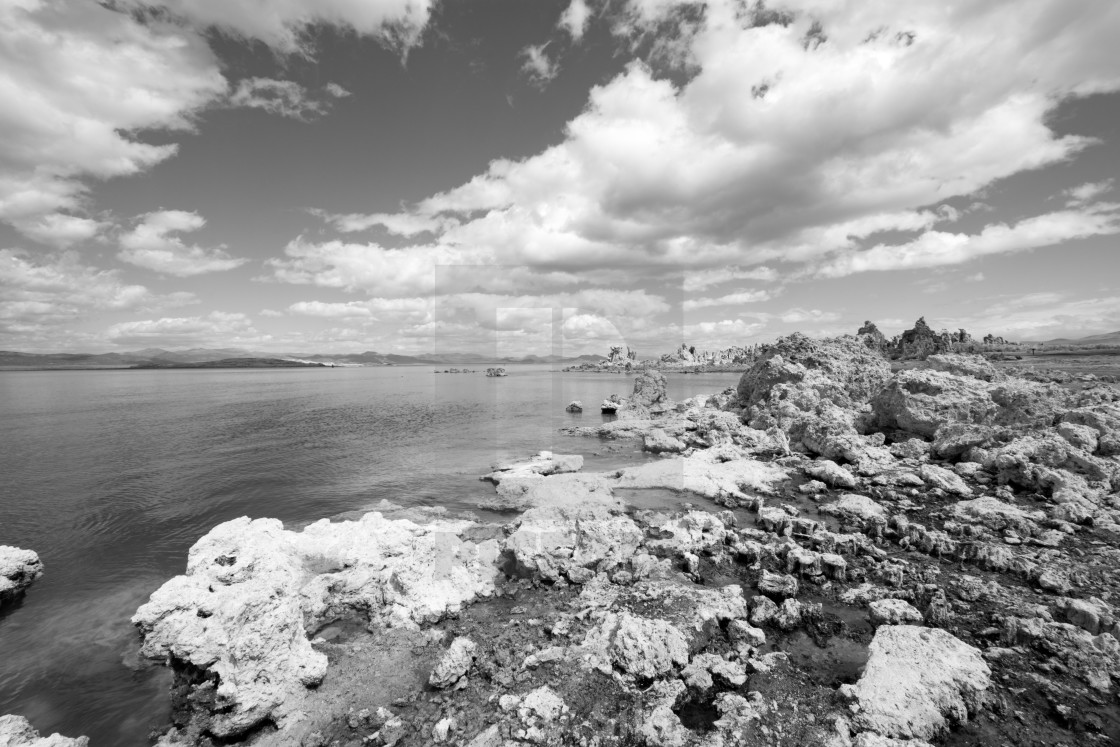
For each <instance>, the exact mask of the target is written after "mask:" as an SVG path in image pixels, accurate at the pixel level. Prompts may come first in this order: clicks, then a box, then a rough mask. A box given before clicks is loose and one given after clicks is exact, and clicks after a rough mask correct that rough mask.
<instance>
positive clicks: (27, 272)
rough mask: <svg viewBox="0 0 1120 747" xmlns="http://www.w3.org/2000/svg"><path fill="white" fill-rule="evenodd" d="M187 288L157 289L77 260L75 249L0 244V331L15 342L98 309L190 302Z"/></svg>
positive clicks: (152, 307)
mask: <svg viewBox="0 0 1120 747" xmlns="http://www.w3.org/2000/svg"><path fill="white" fill-rule="evenodd" d="M196 301H197V299H196V298H195V297H194V296H193V295H192V294H190V293H183V292H178V293H172V294H169V295H162V296H161V295H157V294H154V293H152V292H151V291H150V290H148V288H146V287H144V286H142V285H135V284H129V283H125V282H123V281H122V280H121V278H120V275H119V273H117V272H114V271H109V270H99V269H97V268H94V267H90V266H89V265H87V264H83V263H82V261H81V259H80V257H79V255H78V254H77V253H76V252H63V253H61V254H57V255H53V256H49V257H33V256H32V255H29V254H28V253H26V252H21V251H17V250H14V249H0V337H3V338H6V339H9V340H13V341H20V342H29V341H35V340H36V339H38V338H39V337H40V336H44V335H48V334H51V335H57V334H59V333H62V332H64V331H65V327H66V326H67V325H68V324H70V323H72V322H73V321H74V320H75V319H79V318H81V317H84V316H87V315H89V314H91V313H93V312H100V311H153V310H158V309H162V308H169V307H173V306H181V305H184V304H190V303H195V302H196Z"/></svg>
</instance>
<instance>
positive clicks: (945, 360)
mask: <svg viewBox="0 0 1120 747" xmlns="http://www.w3.org/2000/svg"><path fill="white" fill-rule="evenodd" d="M926 363H928V364H929V367H930V368H931V369H933V370H934V371H944V372H945V373H951V374H956V375H957V376H969V377H971V378H973V379H980V380H981V381H994V380H996V379H1000V378H1004V376H1003V375H1002V374H1001V373H1000V372H999V371H998V370H997V369H996V367H995V366H993V365H992V364H991V363H989V362H988V359H987V358H985V357H984V356H982V355H966V354H963V353H939V354H937V355H931V356H929V357H928V358H926Z"/></svg>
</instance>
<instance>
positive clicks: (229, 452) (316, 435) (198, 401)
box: [0, 366, 738, 747]
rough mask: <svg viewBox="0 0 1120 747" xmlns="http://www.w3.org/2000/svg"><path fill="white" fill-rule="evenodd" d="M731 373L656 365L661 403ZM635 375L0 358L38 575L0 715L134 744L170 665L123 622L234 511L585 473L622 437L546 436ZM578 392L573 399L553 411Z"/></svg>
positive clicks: (409, 501) (467, 489) (4, 500)
mask: <svg viewBox="0 0 1120 747" xmlns="http://www.w3.org/2000/svg"><path fill="white" fill-rule="evenodd" d="M737 380H738V375H737V374H711V375H703V376H696V375H680V376H675V377H674V376H671V377H670V379H669V388H670V395H671V396H672V397H674V398H675V399H680V398H683V397H688V396H692V395H694V394H699V393H705V392H714V391H718V390H720V389H723V388H725V387H727V386H732V385H733V384H734V383H735V382H736V381H737ZM631 387H632V379H630V378H629V377H624V376H616V375H603V374H598V375H596V374H560V373H554V372H550V371H549V370H547V368H545V367H538V366H521V367H518V366H515V367H512V368H511V369H510V376H509V377H507V378H504V379H488V378H486V377H484V376H483V375H482V374H458V375H456V374H433V373H432V369H430V368H405V367H390V368H350V369H340V368H336V369H291V370H245V371H238V370H182V371H42V372H0V544H8V545H17V546H20V547H26V548H29V549H33V550H35V551H36V552H38V553H39V555H40V557H41V558H42V559H43V562H44V564H45V565H46V574H45V575H44V576H43V577H42V578H41V579H39V581H38V582H36V584H35V585H34V586H33V587H32V588H31V590H30V591H29V593H28V595H27V597H26V598H25V599H24V600H23V601H22V603H20V604H18V605H11V606H6V607H5V608H4V611H3V612H0V715H3V714H5V713H17V714H20V715H23V716H25V717H27V718H28V719H30V720H31V722H32V723H33V724H34V725H35V727H36V728H38V729H39V730H40V731H42V732H44V733H51V732H54V731H60V732H62V733H63V734H66V735H69V736H77V735H79V734H86V735H88V736H90V737H91V740H92V743H93V745H95V747H96V746H99V745H145V744H148V739H147V735H148V732H149V731H150V730H151V728H153V727H158V726H162V725H163V724H164V723H166V720H167V716H168V709H167V693H166V689H167V685H168V683H169V682H170V677H169V675H168V673H167V672H166V671H165V670H164V668H162V667H158V666H152V665H149V664H147V663H146V662H143V661H141V660H139V658H138V657H137V654H136V650H137V648H138V639H137V635H136V632H135V630H134V628H133V627H132V626H131V625H130V624H129V622H128V620H129V617H130V616H131V615H132V613H133V612H134V611H135V610H136V608H137V607H138V606H140V605H141V604H143V603H144V602H145V601H146V600H147V598H148V595H149V594H151V592H152V591H153V590H155V589H156V588H157V587H158V586H159V585H160V584H161V583H163V582H164V581H165V580H167V579H168V578H170V577H171V576H173V575H175V574H177V573H181V572H182V571H183V569H184V568H185V564H186V555H187V550H188V548H189V547H190V546H191V545H192V544H193V543H194V542H195V540H197V539H198V538H199V537H201V536H202V535H203V534H205V533H206V532H207V531H208V530H209V529H210V528H211V527H213V526H214V525H215V524H218V523H220V522H222V521H226V520H228V519H232V518H235V517H238V516H243V515H248V516H251V517H264V516H273V517H277V518H280V519H282V520H283V521H285V522H290V523H294V524H298V523H303V522H308V521H313V520H315V519H318V518H321V517H323V516H332V515H335V514H339V513H342V512H345V511H352V510H355V509H362V508H365V507H368V506H370V505H372V504H375V503H377V502H379V501H381V500H382V499H388V500H390V501H393V502H395V503H399V504H403V505H406V506H417V505H424V506H443V507H446V508H447V509H448V510H449V511H452V512H468V511H472V509H473V508H474V507H475V506H476V505H477V504H478V502H479V501H481V500H484V499H485V498H487V497H489V496H491V495H492V494H493V488H492V487H491V486H489V484H486V483H482V482H479V481H478V479H477V477H478V475H479V474H482V473H483V472H485V471H486V468H487V466H488V465H489V464H490V463H491V462H493V461H495V460H501V459H507V458H512V457H521V456H525V455H527V454H528V453H530V452H532V451H535V450H538V449H553V450H556V451H560V452H564V453H580V454H584V455H585V456H586V457H587V460H588V461H587V465H586V467H585V468H587V469H595V468H609V467H612V466H615V465H616V464H617V463H618V462H619V460H620V459H639V458H642V457H641V455H640V454H638V453H636V452H633V451H631V452H629V453H623V454H621V455H609V456H598V457H596V456H594V455H593V454H592V452H593V451H596V450H598V449H600V448H601V444H599V442H598V441H596V440H593V439H580V438H569V437H565V436H562V435H560V434H558V433H557V432H556V430H557V428H559V427H561V426H563V425H567V424H572V423H582V424H593V423H596V422H600V421H601V416H600V415H599V414H598V412H597V410H598V407H597V405H598V403H599V401H600V400H602V399H603V398H605V397H607V396H608V395H610V394H612V393H618V394H627V393H629V391H630V389H631ZM572 399H580V400H582V401H583V403H584V405H585V406H588V408H589V409H588V410H587V411H585V412H584V413H583V414H582V415H569V414H567V413H565V412H564V407H565V406H566V405H567V404H568V402H570V401H571V400H572Z"/></svg>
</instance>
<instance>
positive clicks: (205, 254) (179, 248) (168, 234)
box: [117, 210, 249, 277]
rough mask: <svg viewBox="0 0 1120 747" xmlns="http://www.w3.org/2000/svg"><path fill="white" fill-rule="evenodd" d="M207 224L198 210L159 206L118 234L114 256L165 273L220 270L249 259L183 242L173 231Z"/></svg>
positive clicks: (187, 275)
mask: <svg viewBox="0 0 1120 747" xmlns="http://www.w3.org/2000/svg"><path fill="white" fill-rule="evenodd" d="M205 225H206V219H205V218H203V217H202V216H201V215H199V214H198V213H194V212H187V211H184V210H159V211H156V212H153V213H146V214H145V215H142V216H140V222H139V223H138V224H137V225H136V227H135V228H133V229H132V230H131V231H128V232H126V233H124V234H122V235H121V237H120V247H121V251H120V252H119V253H118V254H117V257H118V258H119V259H121V260H122V261H124V262H128V263H130V264H134V265H136V266H138V267H144V268H146V269H149V270H154V271H155V272H159V273H163V274H164V275H175V276H177V277H189V276H191V275H201V274H203V273H207V272H223V271H225V270H232V269H234V268H236V267H240V266H241V265H243V264H245V263H246V262H248V261H249V260H247V259H238V258H235V257H231V256H230V255H229V254H227V253H226V252H225V251H224V247H222V248H206V247H201V246H197V245H190V246H188V245H187V244H185V243H183V240H182V239H181V238H179V237H178V236H174V235H172V234H175V233H179V232H183V231H197V230H198V229H200V228H202V227H203V226H205Z"/></svg>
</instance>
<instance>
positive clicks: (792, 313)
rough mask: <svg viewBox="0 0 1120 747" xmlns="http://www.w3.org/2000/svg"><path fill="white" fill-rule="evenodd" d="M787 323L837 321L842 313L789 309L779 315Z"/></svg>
mask: <svg viewBox="0 0 1120 747" xmlns="http://www.w3.org/2000/svg"><path fill="white" fill-rule="evenodd" d="M778 318H779V319H781V320H782V321H783V322H785V323H786V324H805V323H807V322H814V323H819V322H835V321H836V320H838V319H839V318H840V315H839V314H838V313H836V312H835V311H821V310H820V309H801V308H795V309H789V310H788V311H783V312H782V313H781V314H779V315H778Z"/></svg>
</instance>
